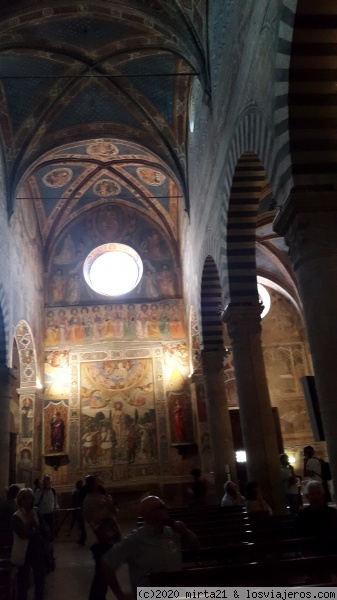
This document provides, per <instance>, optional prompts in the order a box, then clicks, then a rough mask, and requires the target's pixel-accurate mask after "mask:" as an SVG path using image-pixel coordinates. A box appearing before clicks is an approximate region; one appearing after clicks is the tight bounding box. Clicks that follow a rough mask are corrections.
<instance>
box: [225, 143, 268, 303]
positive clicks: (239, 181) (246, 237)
mask: <svg viewBox="0 0 337 600" xmlns="http://www.w3.org/2000/svg"><path fill="white" fill-rule="evenodd" d="M268 187H269V186H268V180H267V178H266V172H265V170H264V168H263V166H262V164H261V162H260V161H259V159H258V158H257V156H256V154H254V153H253V152H246V153H245V154H243V156H242V157H241V158H240V160H239V161H238V164H237V167H236V169H235V173H234V177H233V183H232V189H231V194H230V201H229V207H228V217H227V261H228V285H229V296H230V302H231V303H235V304H246V305H254V304H255V305H256V304H258V302H259V297H258V293H257V285H256V276H257V272H256V261H255V240H256V221H257V214H258V208H259V202H260V199H261V194H262V192H263V194H264V196H265V194H266V190H268Z"/></svg>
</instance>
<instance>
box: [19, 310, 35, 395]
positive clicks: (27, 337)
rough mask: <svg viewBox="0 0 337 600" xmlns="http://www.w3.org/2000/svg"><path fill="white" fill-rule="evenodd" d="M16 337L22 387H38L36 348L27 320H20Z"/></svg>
mask: <svg viewBox="0 0 337 600" xmlns="http://www.w3.org/2000/svg"><path fill="white" fill-rule="evenodd" d="M14 338H15V341H16V344H17V347H18V353H19V360H20V387H36V383H37V382H36V377H37V364H36V350H35V344H34V339H33V335H32V332H31V329H30V327H29V325H28V323H27V322H26V321H24V320H21V321H19V323H18V324H17V326H16V328H15V332H14Z"/></svg>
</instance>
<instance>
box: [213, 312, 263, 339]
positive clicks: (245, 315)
mask: <svg viewBox="0 0 337 600" xmlns="http://www.w3.org/2000/svg"><path fill="white" fill-rule="evenodd" d="M262 308H263V307H262V304H258V305H248V304H247V305H242V304H234V303H231V304H228V306H226V308H225V310H224V311H223V313H222V316H221V318H222V321H223V322H224V323H226V324H227V329H228V333H229V337H230V338H231V340H232V342H233V341H235V340H237V338H238V337H240V338H243V337H244V336H246V335H247V334H252V333H259V334H260V333H261V312H262Z"/></svg>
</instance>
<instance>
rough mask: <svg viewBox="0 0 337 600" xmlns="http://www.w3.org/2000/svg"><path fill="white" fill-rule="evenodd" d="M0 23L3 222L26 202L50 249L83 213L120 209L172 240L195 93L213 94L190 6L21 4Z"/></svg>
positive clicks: (144, 0) (160, 1) (141, 0)
mask: <svg viewBox="0 0 337 600" xmlns="http://www.w3.org/2000/svg"><path fill="white" fill-rule="evenodd" d="M0 17H1V19H0V73H1V83H0V131H1V138H2V145H3V148H4V153H5V157H4V158H5V166H6V173H7V185H8V198H9V211H10V212H11V211H12V209H13V203H14V198H15V197H19V198H33V199H34V203H35V207H36V212H37V217H38V222H39V226H40V232H41V236H42V240H43V242H44V244H45V245H47V246H48V244H50V243H52V240H53V239H54V238H55V236H57V235H58V233H59V232H60V230H61V229H62V227H63V226H64V224H66V223H68V222H69V219H71V218H72V217H74V216H76V215H77V214H78V212H79V211H81V210H84V209H86V208H90V207H91V206H92V205H93V204H94V203H102V202H108V201H112V200H113V201H114V202H121V201H123V202H127V203H129V204H130V205H134V206H137V207H138V208H139V209H140V210H144V211H148V212H149V213H150V214H151V216H152V218H153V219H154V220H155V221H157V222H158V224H159V225H160V226H161V227H163V228H166V234H167V235H168V236H170V237H171V238H172V239H174V238H175V237H176V235H177V214H176V213H177V211H176V205H177V202H179V201H181V202H182V203H184V202H185V203H186V202H188V199H187V194H186V190H187V183H186V139H187V125H188V123H187V114H188V101H189V90H190V83H191V81H192V79H193V78H194V77H195V76H198V77H199V78H200V80H201V82H202V84H203V85H204V86H205V87H207V85H208V84H207V74H206V68H205V64H206V61H205V57H204V53H203V49H202V48H203V35H204V33H203V30H202V25H201V24H202V22H203V20H202V15H200V14H199V13H198V10H197V8H196V7H195V6H194V3H192V2H191V1H189V0H181V2H178V1H177V0H169V1H166V0H135V1H134V2H132V1H131V2H128V3H127V6H125V3H124V2H119V1H118V0H117V1H114V2H110V1H109V2H108V1H106V0H102V1H98V2H87V3H85V4H80V3H78V4H77V3H69V2H62V1H58V2H43V1H42V2H39V3H38V5H37V4H36V2H30V1H28V2H27V1H24V0H23V1H21V2H20V1H18V0H17V1H16V2H15V1H14V2H8V3H5V6H3V8H2V9H0ZM65 141H66V143H65ZM185 205H186V204H185Z"/></svg>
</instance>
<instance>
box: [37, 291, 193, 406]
mask: <svg viewBox="0 0 337 600" xmlns="http://www.w3.org/2000/svg"><path fill="white" fill-rule="evenodd" d="M184 337H185V324H184V313H183V304H182V301H179V300H178V301H169V302H159V303H158V304H157V303H154V304H152V303H148V304H144V303H142V304H107V305H105V306H82V307H77V308H69V307H66V308H60V309H54V310H50V309H47V310H46V327H45V345H46V347H53V346H62V345H67V346H74V345H75V346H76V345H77V344H91V343H97V342H104V341H105V342H107V341H110V340H114V341H131V340H139V341H141V340H147V341H151V340H169V339H183V338H184ZM54 354H55V353H54ZM58 358H59V357H58ZM62 359H63V360H65V356H64V357H62ZM52 360H54V358H52ZM187 366H188V365H187ZM54 369H55V366H54V364H50V365H49V367H48V372H46V376H48V378H49V379H47V380H46V385H48V393H49V394H51V393H52V391H51V390H52V389H53V387H54V386H53V383H52V380H53V373H54ZM63 371H64V369H63ZM51 397H55V396H54V395H53V396H51ZM58 397H59V398H60V397H63V395H62V396H61V395H59V396H58Z"/></svg>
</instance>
